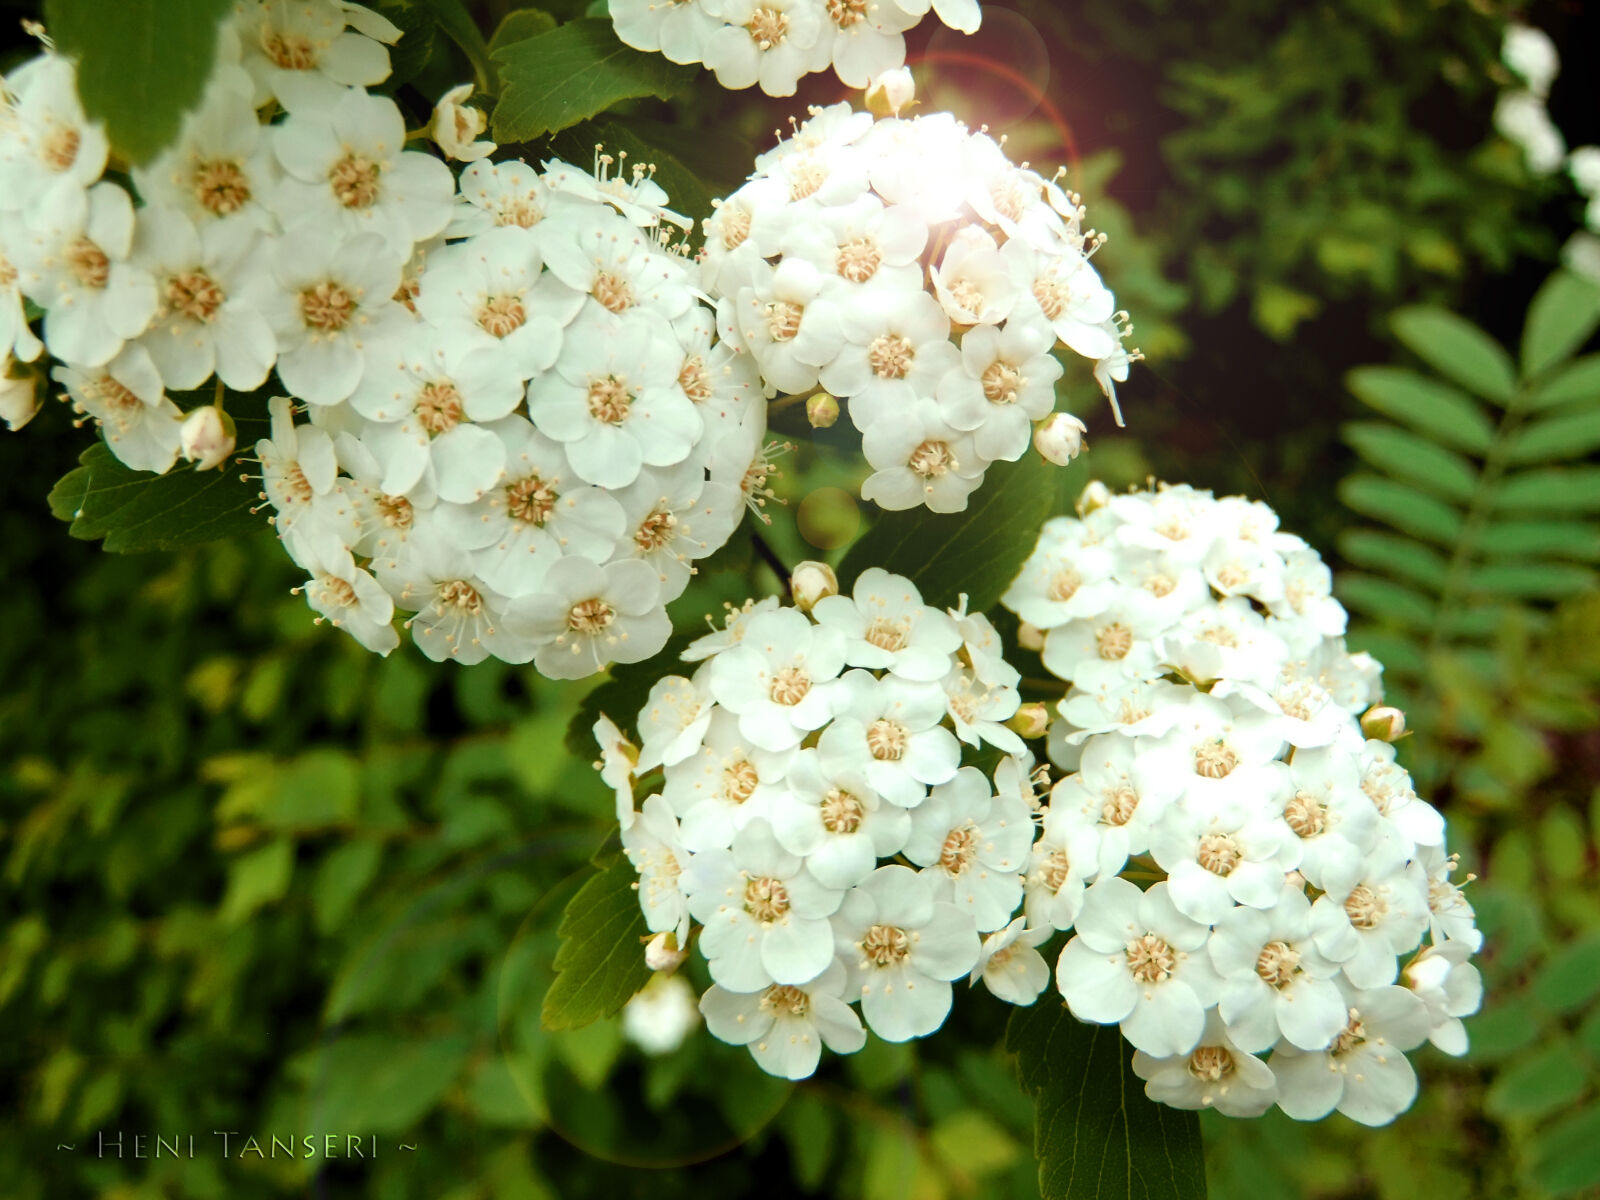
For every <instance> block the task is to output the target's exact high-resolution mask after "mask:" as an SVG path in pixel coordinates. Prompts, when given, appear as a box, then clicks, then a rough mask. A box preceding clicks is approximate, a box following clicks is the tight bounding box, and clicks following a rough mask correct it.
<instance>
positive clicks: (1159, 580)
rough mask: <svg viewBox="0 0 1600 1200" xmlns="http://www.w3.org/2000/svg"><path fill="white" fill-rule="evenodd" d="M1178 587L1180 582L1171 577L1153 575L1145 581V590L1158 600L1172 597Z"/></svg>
mask: <svg viewBox="0 0 1600 1200" xmlns="http://www.w3.org/2000/svg"><path fill="white" fill-rule="evenodd" d="M1177 586H1178V581H1177V580H1176V579H1174V578H1173V577H1172V576H1171V575H1152V576H1150V578H1149V579H1146V580H1145V581H1144V590H1145V591H1147V592H1149V593H1150V594H1151V595H1152V596H1154V597H1155V598H1156V599H1158V600H1159V599H1160V598H1161V597H1162V596H1170V595H1171V594H1172V589H1173V588H1175V587H1177Z"/></svg>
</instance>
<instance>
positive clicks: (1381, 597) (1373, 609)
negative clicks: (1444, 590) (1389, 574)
mask: <svg viewBox="0 0 1600 1200" xmlns="http://www.w3.org/2000/svg"><path fill="white" fill-rule="evenodd" d="M1336 591H1337V592H1338V595H1339V598H1340V599H1341V600H1343V601H1344V602H1345V604H1346V605H1347V606H1349V607H1350V608H1353V609H1355V610H1357V611H1358V612H1361V613H1364V614H1365V615H1366V616H1368V617H1370V618H1372V619H1373V620H1374V621H1377V622H1378V623H1379V624H1382V625H1402V626H1404V627H1406V628H1407V629H1414V630H1417V631H1418V632H1426V631H1427V630H1428V629H1430V628H1432V626H1433V622H1434V613H1435V611H1436V610H1435V608H1434V603H1433V601H1432V600H1431V599H1429V598H1428V597H1427V596H1424V595H1423V594H1422V593H1421V592H1417V591H1414V590H1413V589H1411V588H1408V587H1404V586H1403V585H1401V584H1398V583H1395V582H1393V581H1391V580H1388V579H1383V578H1380V577H1379V576H1377V575H1361V574H1357V573H1356V572H1354V571H1347V572H1345V573H1344V574H1343V575H1340V576H1339V579H1338V584H1337V588H1336Z"/></svg>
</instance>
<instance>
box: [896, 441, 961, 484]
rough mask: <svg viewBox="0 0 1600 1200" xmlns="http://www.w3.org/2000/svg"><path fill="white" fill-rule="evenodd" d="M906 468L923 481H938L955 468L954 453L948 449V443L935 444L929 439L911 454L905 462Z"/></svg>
mask: <svg viewBox="0 0 1600 1200" xmlns="http://www.w3.org/2000/svg"><path fill="white" fill-rule="evenodd" d="M906 466H908V467H910V468H911V469H912V470H913V471H914V472H916V473H917V474H918V475H921V476H922V477H923V478H924V479H938V478H939V477H940V476H943V475H948V474H949V473H950V472H951V471H953V470H954V469H955V468H956V466H957V463H956V456H955V451H953V450H951V449H950V444H949V443H948V442H936V441H933V440H931V439H930V440H928V441H926V442H923V443H922V445H920V446H918V447H917V448H916V449H915V450H913V451H912V452H911V457H910V458H909V459H907V460H906Z"/></svg>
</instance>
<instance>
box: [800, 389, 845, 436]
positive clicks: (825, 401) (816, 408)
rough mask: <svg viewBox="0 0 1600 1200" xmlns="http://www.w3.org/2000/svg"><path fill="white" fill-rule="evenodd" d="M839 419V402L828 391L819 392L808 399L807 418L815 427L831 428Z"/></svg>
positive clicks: (812, 426)
mask: <svg viewBox="0 0 1600 1200" xmlns="http://www.w3.org/2000/svg"><path fill="white" fill-rule="evenodd" d="M838 419H839V402H838V401H837V400H835V399H834V398H833V397H832V396H830V395H828V393H827V392H818V393H817V394H816V395H814V396H812V397H811V398H810V399H808V400H807V401H806V420H808V421H810V422H811V428H813V429H829V428H831V427H832V425H833V423H834V422H835V421H837V420H838Z"/></svg>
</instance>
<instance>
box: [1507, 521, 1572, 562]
mask: <svg viewBox="0 0 1600 1200" xmlns="http://www.w3.org/2000/svg"><path fill="white" fill-rule="evenodd" d="M1478 548H1479V549H1480V550H1481V551H1482V552H1483V553H1484V554H1485V555H1490V556H1493V555H1513V554H1549V555H1556V556H1559V557H1564V558H1576V559H1581V560H1583V561H1585V562H1595V561H1600V527H1596V526H1595V525H1592V524H1588V523H1585V522H1582V521H1496V522H1495V523H1494V524H1493V525H1488V526H1486V527H1485V528H1484V529H1483V531H1482V532H1481V533H1480V534H1479V535H1478Z"/></svg>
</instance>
